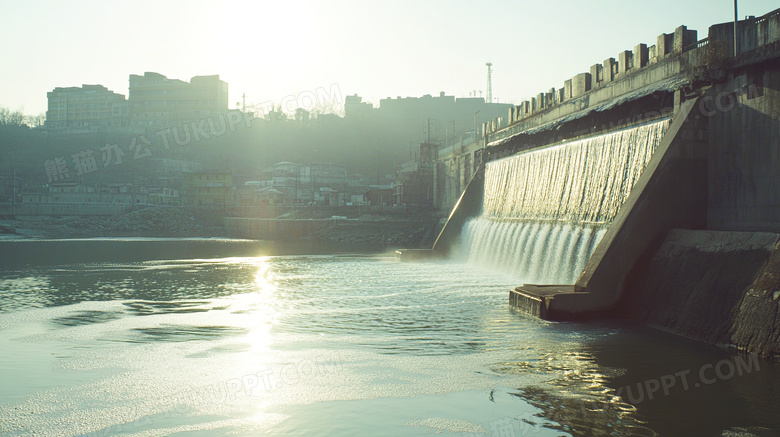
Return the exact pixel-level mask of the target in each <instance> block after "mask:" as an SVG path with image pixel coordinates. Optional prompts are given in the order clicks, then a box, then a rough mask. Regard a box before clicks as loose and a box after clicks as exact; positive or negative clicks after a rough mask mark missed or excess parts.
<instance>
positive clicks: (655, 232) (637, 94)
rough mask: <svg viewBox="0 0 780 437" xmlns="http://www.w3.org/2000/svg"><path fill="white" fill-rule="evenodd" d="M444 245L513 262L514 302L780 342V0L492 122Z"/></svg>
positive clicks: (448, 250)
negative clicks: (768, 8) (756, 14)
mask: <svg viewBox="0 0 780 437" xmlns="http://www.w3.org/2000/svg"><path fill="white" fill-rule="evenodd" d="M483 131H484V133H485V135H484V140H483V141H482V142H481V144H477V145H476V146H474V147H472V148H471V149H469V148H467V147H466V148H462V150H458V151H454V152H452V153H451V154H449V155H448V156H447V157H446V158H444V159H443V158H441V157H439V159H438V160H437V162H436V167H435V170H436V171H434V175H433V179H434V180H433V185H434V187H435V188H434V191H435V192H446V190H447V189H450V191H451V187H450V188H448V187H446V185H447V184H448V183H450V182H448V180H446V179H445V178H441V177H439V178H437V175H442V174H447V173H450V174H451V173H453V172H455V173H461V174H468V175H469V178H468V181H467V182H468V183H467V184H464V185H465V189H463V190H462V192H461V195H460V197H459V199H458V200H457V202H454V203H455V204H454V206H453V208H452V212H451V213H450V216H449V218H448V220H447V223H446V224H445V226H444V228H443V230H442V231H441V233H440V235H439V237H438V239H437V240H436V243H435V244H434V245H433V247H432V249H430V250H401V251H399V254H398V255H399V257H400V259H401V260H402V261H415V260H424V259H428V258H440V257H458V258H460V259H467V260H469V262H470V263H473V264H478V265H479V264H481V265H484V266H485V267H486V268H493V269H497V270H500V271H503V272H507V273H511V274H512V275H513V276H515V277H518V278H520V280H521V281H522V282H521V283H518V284H512V286H511V287H509V288H510V289H511V290H510V293H509V302H510V304H511V305H512V306H515V307H517V308H520V309H522V310H524V311H527V312H529V313H531V314H533V315H535V316H538V317H541V318H544V319H549V320H588V319H593V318H601V317H611V318H616V317H617V318H627V319H632V320H637V321H640V322H644V323H647V324H649V325H652V326H655V327H658V328H661V329H664V330H668V331H671V332H674V333H677V334H680V335H683V336H686V337H690V338H694V339H698V340H701V341H704V342H708V343H711V344H718V345H727V346H730V347H735V348H737V349H739V350H742V351H745V352H748V353H756V354H759V355H761V356H764V357H768V358H774V359H778V358H780V250H778V249H779V248H780V9H778V10H776V11H773V12H770V13H768V14H766V15H764V16H762V17H757V18H756V17H750V18H748V19H746V20H741V21H739V22H738V23H737V25H736V30H735V24H734V23H723V24H716V25H714V26H712V27H710V29H709V32H708V35H707V38H704V39H698V37H697V31H695V30H690V29H687V28H686V27H685V26H681V27H679V28H677V29H676V30H675V31H674V32H673V33H670V34H661V35H659V36H658V38H657V42H656V44H654V45H652V46H648V45H646V44H639V45H637V46H636V47H635V48H634V49H633V50H630V51H629V50H627V51H624V52H621V53H620V54H619V55H618V57H617V59H615V58H608V59H607V60H605V61H603V62H602V63H598V64H594V65H593V66H592V67H591V68H590V70H589V72H586V73H582V74H579V75H577V76H575V77H573V78H571V79H570V80H567V81H565V82H564V84H563V87H561V88H560V89H555V88H553V89H550V90H549V91H546V92H543V93H540V94H538V95H537V96H536V97H534V98H533V99H531V100H530V101H526V102H523V103H522V104H520V105H518V106H516V107H514V108H512V109H511V110H510V111H509V113H508V114H507V118H506V119H505V120H503V119H498V120H494V121H493V122H490V123H486V124H484V125H483Z"/></svg>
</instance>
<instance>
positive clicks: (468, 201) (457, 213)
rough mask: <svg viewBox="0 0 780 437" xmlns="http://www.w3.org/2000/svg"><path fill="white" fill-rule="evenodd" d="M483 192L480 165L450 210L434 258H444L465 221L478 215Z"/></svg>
mask: <svg viewBox="0 0 780 437" xmlns="http://www.w3.org/2000/svg"><path fill="white" fill-rule="evenodd" d="M484 192H485V166H484V165H480V166H479V168H478V169H477V170H476V171H475V172H474V175H473V176H472V177H471V181H470V182H469V184H468V186H466V189H465V190H464V191H463V194H462V195H461V196H460V199H459V200H458V203H456V204H455V206H454V207H453V208H452V212H451V213H450V216H449V217H448V218H447V223H446V224H445V225H444V228H443V229H442V231H441V233H439V237H438V238H437V239H436V242H435V243H433V252H434V253H435V254H436V256H446V255H447V254H448V253H449V252H450V250H452V248H453V247H454V246H455V245H456V244H457V243H458V241H459V240H460V233H461V230H462V229H463V225H464V224H465V223H466V220H468V219H470V218H472V217H475V216H477V215H479V213H480V211H481V210H482V198H483V197H484Z"/></svg>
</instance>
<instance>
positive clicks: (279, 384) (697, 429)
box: [0, 240, 780, 437]
mask: <svg viewBox="0 0 780 437" xmlns="http://www.w3.org/2000/svg"><path fill="white" fill-rule="evenodd" d="M126 243H127V242H125V241H121V240H117V241H113V242H103V244H108V245H109V246H111V247H115V248H116V250H115V251H116V252H117V253H118V252H121V250H119V248H120V247H122V246H123V245H124V244H126ZM39 244H44V243H39ZM87 244H88V243H87ZM225 245H227V246H228V247H229V246H230V242H226V243H225ZM0 250H5V251H6V255H8V252H7V251H8V250H9V248H8V246H7V245H6V246H2V244H0ZM40 250H42V249H40ZM253 250H255V252H256V253H253V254H251V255H249V256H247V250H246V248H244V249H242V250H241V251H240V252H241V256H232V257H229V256H228V257H226V256H224V245H223V250H222V251H220V252H219V253H214V255H219V257H214V256H203V255H204V253H202V252H203V251H202V250H201V251H199V252H198V253H197V255H198V257H197V258H195V257H188V256H178V257H176V258H170V257H163V258H165V259H149V260H143V259H145V258H155V257H153V256H147V255H148V252H143V253H141V254H139V255H138V258H140V259H136V260H126V259H122V260H121V261H112V260H103V261H95V260H89V259H86V260H85V259H82V258H84V256H83V254H82V255H81V256H75V254H74V256H73V260H72V262H57V263H38V264H36V265H22V264H18V265H14V264H10V265H6V266H4V268H3V269H2V270H0V351H2V352H0V381H2V390H1V391H0V434H2V435H12V436H17V435H25V436H26V435H36V436H60V435H62V436H66V435H67V436H70V435H131V436H163V435H182V436H184V435H192V436H222V435H237V436H249V435H274V436H303V435H306V436H366V435H387V436H422V435H440V436H470V437H472V436H501V437H504V436H508V437H515V436H530V435H533V436H560V435H574V436H587V435H604V436H606V435H614V436H647V435H661V436H667V435H680V436H682V435H686V436H693V435H697V436H699V435H701V436H709V435H729V436H732V435H734V436H736V435H777V434H778V433H780V415H778V414H777V413H776V412H777V411H778V407H780V366H778V364H777V363H773V362H769V361H765V360H761V359H757V358H755V357H748V356H740V355H737V354H734V353H732V352H730V351H728V350H723V349H719V348H714V347H710V346H706V345H703V344H700V343H695V342H691V341H688V340H685V339H681V338H677V337H674V336H671V335H668V334H665V333H661V332H657V331H654V330H651V329H649V328H645V327H642V326H635V325H631V324H626V323H622V322H617V321H608V322H598V323H588V324H576V323H553V322H545V321H540V320H537V319H535V318H532V317H529V316H527V315H525V314H523V313H520V312H517V311H515V310H513V309H511V308H510V307H509V306H508V305H507V299H508V291H509V289H510V288H512V287H513V286H515V285H519V282H518V281H519V280H520V279H518V278H510V277H508V276H505V275H502V274H500V273H496V272H491V271H489V270H486V269H485V268H481V267H476V266H475V265H473V264H471V263H467V262H455V261H450V262H440V263H419V264H406V263H404V264H402V263H399V262H397V261H396V260H395V259H394V258H393V257H392V256H389V255H363V254H319V255H306V254H301V253H297V254H296V253H294V252H295V251H287V252H280V251H278V250H276V251H272V250H266V249H264V248H262V247H260V248H258V249H253ZM237 252H239V251H237ZM193 253H195V252H193ZM206 255H207V254H206Z"/></svg>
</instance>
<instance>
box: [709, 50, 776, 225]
mask: <svg viewBox="0 0 780 437" xmlns="http://www.w3.org/2000/svg"><path fill="white" fill-rule="evenodd" d="M699 111H700V112H701V113H702V115H706V116H708V117H707V120H708V126H707V129H708V133H709V141H708V155H707V159H708V181H707V187H708V188H707V191H708V194H707V228H708V229H714V230H734V231H771V232H780V59H778V58H775V59H774V60H771V61H769V62H767V63H766V67H764V66H761V65H746V66H744V67H738V68H736V69H734V70H732V71H730V72H729V78H728V81H727V82H724V83H722V84H716V85H715V86H713V87H712V89H710V90H709V92H708V93H707V94H706V95H705V96H704V97H702V101H701V105H700V108H699Z"/></svg>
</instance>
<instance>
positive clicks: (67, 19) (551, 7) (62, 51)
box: [0, 0, 775, 115]
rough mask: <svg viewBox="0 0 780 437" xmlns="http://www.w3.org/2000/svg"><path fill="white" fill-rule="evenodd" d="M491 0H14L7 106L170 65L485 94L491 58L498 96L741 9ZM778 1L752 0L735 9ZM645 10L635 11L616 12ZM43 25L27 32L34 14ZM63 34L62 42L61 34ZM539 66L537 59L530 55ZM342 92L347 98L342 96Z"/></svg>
mask: <svg viewBox="0 0 780 437" xmlns="http://www.w3.org/2000/svg"><path fill="white" fill-rule="evenodd" d="M600 3H603V4H604V5H607V4H609V5H610V6H609V8H607V7H606V6H604V7H599V3H593V4H590V6H589V7H585V6H583V5H581V4H576V3H571V2H563V1H552V2H545V3H544V4H531V3H528V2H523V3H510V2H494V3H491V4H490V5H488V6H485V5H478V4H476V3H471V2H451V3H444V2H438V1H433V2H425V3H422V4H414V3H411V2H394V3H392V4H384V3H379V2H361V3H359V4H352V3H350V2H347V1H340V2H329V3H328V4H320V3H316V2H308V1H300V2H285V3H266V2H243V1H231V2H223V3H221V4H220V5H219V7H213V6H212V5H211V4H207V3H190V2H186V3H184V2H178V1H171V2H162V3H159V2H158V3H154V2H147V1H141V2H133V3H129V2H111V3H101V2H96V1H91V0H85V1H79V2H76V3H75V4H74V3H68V4H60V3H57V2H52V1H32V2H25V3H14V4H10V3H8V4H6V8H5V9H6V10H7V12H8V13H6V14H4V16H3V18H0V22H2V24H3V25H2V26H0V27H1V28H2V30H0V32H2V35H3V37H4V39H5V40H11V38H12V37H15V38H18V37H19V36H20V35H21V36H22V40H23V41H24V43H23V44H17V45H14V46H11V47H9V51H10V53H9V54H8V57H7V59H10V60H11V61H12V63H13V64H12V65H11V66H10V68H7V69H6V71H5V74H4V78H5V80H4V81H2V85H0V96H2V98H1V99H0V106H5V107H8V108H9V109H12V110H16V109H20V108H23V111H24V112H25V113H27V114H31V115H35V114H40V113H43V112H45V111H46V93H47V92H50V91H52V90H53V89H54V88H55V87H71V86H81V85H83V84H91V85H97V84H99V85H103V86H105V87H106V88H108V89H109V90H112V91H114V92H116V93H119V94H123V95H125V96H127V95H128V77H129V75H130V74H143V73H144V72H146V71H154V72H158V73H161V74H164V75H166V76H168V77H169V78H174V79H182V80H189V79H190V78H191V77H193V76H205V75H212V74H218V75H220V77H221V78H222V79H223V80H224V81H225V82H227V83H228V84H229V100H228V101H229V107H230V108H234V107H235V105H236V103H237V102H241V101H242V95H243V94H244V93H246V103H247V104H248V105H253V104H254V105H260V104H264V103H267V102H274V103H276V104H279V103H280V102H281V101H282V100H283V99H284V98H285V97H286V96H290V95H298V94H301V93H306V92H311V91H314V90H318V89H323V88H324V89H331V88H332V87H333V86H334V85H336V86H337V87H338V91H339V94H340V96H341V97H342V98H343V97H345V96H347V95H353V94H358V95H360V96H362V97H363V98H364V101H368V102H370V103H372V104H373V105H374V106H375V107H376V106H378V105H379V100H380V99H384V98H387V97H392V98H396V97H398V96H400V97H409V96H412V97H415V96H422V95H425V94H432V95H438V94H439V92H441V91H444V92H446V94H447V95H453V96H456V97H468V96H469V94H470V93H472V92H474V91H476V92H477V96H480V92H481V95H482V96H483V97H484V96H485V88H486V77H487V70H486V67H485V62H488V61H490V62H492V64H493V95H494V96H495V97H496V98H497V99H498V101H499V102H501V103H515V104H517V103H520V102H521V101H523V100H526V99H528V98H530V97H531V96H534V95H536V94H537V93H538V92H541V91H546V90H549V89H550V88H552V87H555V88H560V87H561V86H562V83H563V81H564V80H566V79H568V78H570V77H572V76H574V75H576V74H578V73H581V72H585V71H587V69H588V67H589V66H590V65H592V64H595V63H600V62H601V61H603V60H604V59H606V58H609V57H616V56H617V53H618V52H619V51H622V50H630V49H631V48H633V47H634V46H635V45H636V44H639V43H647V44H648V45H652V44H654V43H655V38H656V37H657V35H659V34H661V33H670V32H672V31H674V29H675V28H676V27H678V26H680V25H686V26H688V28H690V29H695V30H697V31H698V32H699V34H698V38H699V39H702V38H705V37H706V33H707V28H708V27H709V26H710V25H712V24H716V23H721V22H727V21H729V20H731V19H733V2H730V1H719V2H703V1H702V2H689V3H686V4H685V5H682V4H677V3H673V2H672V1H667V0H664V1H661V2H655V3H653V8H652V10H651V11H650V12H649V13H643V14H642V15H639V14H637V7H636V4H632V5H629V4H623V3H620V4H618V3H611V2H600ZM774 7H775V5H773V4H772V2H771V1H765V0H743V1H742V2H740V10H739V16H740V18H743V17H745V16H747V15H763V14H765V13H767V12H769V11H770V10H772V9H773V8H774ZM618 17H636V19H625V18H622V19H618ZM31 24H32V25H34V29H39V30H37V31H36V32H34V33H31V32H30V30H29V29H30V26H31ZM55 43H56V44H55ZM529 65H530V67H529ZM342 103H343V100H342Z"/></svg>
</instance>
